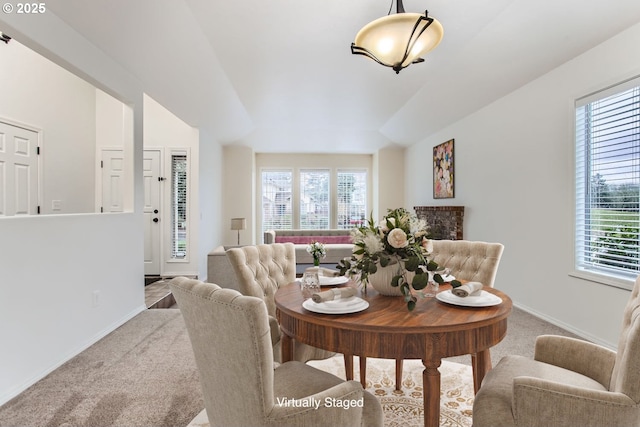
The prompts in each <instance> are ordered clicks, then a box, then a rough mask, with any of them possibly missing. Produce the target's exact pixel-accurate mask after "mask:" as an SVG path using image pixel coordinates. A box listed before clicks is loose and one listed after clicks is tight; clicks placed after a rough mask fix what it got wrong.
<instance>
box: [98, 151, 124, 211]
mask: <svg viewBox="0 0 640 427" xmlns="http://www.w3.org/2000/svg"><path fill="white" fill-rule="evenodd" d="M124 165H125V162H124V150H119V149H105V150H102V163H101V165H100V166H101V168H102V204H101V206H102V212H124V188H125V187H124V186H125V171H124Z"/></svg>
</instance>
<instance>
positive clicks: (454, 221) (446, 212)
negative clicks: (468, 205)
mask: <svg viewBox="0 0 640 427" xmlns="http://www.w3.org/2000/svg"><path fill="white" fill-rule="evenodd" d="M413 209H414V210H415V211H416V215H417V216H418V218H420V219H424V220H425V221H426V222H427V225H428V226H429V234H430V235H431V238H432V239H436V240H462V239H463V235H462V228H463V224H462V221H463V219H464V206H414V207H413Z"/></svg>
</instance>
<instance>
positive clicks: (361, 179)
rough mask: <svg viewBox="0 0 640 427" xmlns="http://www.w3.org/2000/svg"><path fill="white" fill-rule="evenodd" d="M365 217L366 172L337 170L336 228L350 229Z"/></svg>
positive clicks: (363, 220) (361, 222)
mask: <svg viewBox="0 0 640 427" xmlns="http://www.w3.org/2000/svg"><path fill="white" fill-rule="evenodd" d="M366 218H367V172H366V171H338V224H337V225H338V228H340V229H343V230H350V229H352V228H354V227H358V226H360V225H363V224H364V222H365V221H366Z"/></svg>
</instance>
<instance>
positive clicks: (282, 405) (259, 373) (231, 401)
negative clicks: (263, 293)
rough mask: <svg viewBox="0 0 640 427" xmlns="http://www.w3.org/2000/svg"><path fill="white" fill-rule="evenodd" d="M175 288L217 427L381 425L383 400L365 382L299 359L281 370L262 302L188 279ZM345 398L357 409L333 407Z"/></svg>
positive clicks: (173, 283)
mask: <svg viewBox="0 0 640 427" xmlns="http://www.w3.org/2000/svg"><path fill="white" fill-rule="evenodd" d="M169 286H170V288H171V292H172V293H173V295H174V297H175V299H176V301H177V303H178V307H179V308H180V312H181V313H182V316H183V318H184V321H185V324H186V327H187V332H188V334H189V339H190V340H191V345H192V348H193V353H194V356H195V361H196V365H197V367H198V372H199V373H200V381H201V387H202V392H203V397H204V406H205V411H206V415H207V418H208V420H209V425H211V426H212V427H215V426H224V427H233V426H256V427H257V426H274V427H275V426H325V425H330V426H374V427H375V426H382V408H381V406H380V402H378V400H377V399H376V397H374V396H373V395H372V394H370V393H368V392H366V391H365V390H363V388H362V386H361V385H360V384H359V383H357V382H355V381H343V380H342V379H340V378H338V377H336V376H334V375H332V374H329V373H327V372H324V371H321V370H318V369H315V368H313V367H311V366H309V365H306V364H304V363H301V362H297V361H290V362H286V363H283V364H280V365H278V364H274V360H273V351H272V346H271V331H270V325H269V316H268V314H267V309H266V305H265V303H264V300H263V299H262V298H256V297H250V296H244V295H242V294H240V293H239V292H238V291H236V290H234V289H225V288H221V287H220V286H218V285H214V284H211V283H204V282H201V281H199V280H196V279H188V278H186V277H177V278H174V279H172V280H171V282H170V284H169ZM312 399H313V400H312ZM339 400H342V401H343V402H342V403H344V401H345V400H349V401H352V400H354V401H356V402H358V404H357V405H352V406H351V407H349V408H348V409H345V406H344V405H342V406H338V405H337V404H334V406H331V405H328V404H326V402H330V403H334V402H336V401H339ZM305 402H306V403H309V402H318V403H319V406H318V407H317V408H316V406H315V404H314V405H313V406H311V407H309V405H304V403H305Z"/></svg>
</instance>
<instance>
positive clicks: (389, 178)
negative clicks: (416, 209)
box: [373, 147, 423, 220]
mask: <svg viewBox="0 0 640 427" xmlns="http://www.w3.org/2000/svg"><path fill="white" fill-rule="evenodd" d="M404 154H405V149H404V148H398V147H389V148H383V149H381V150H378V152H377V153H376V154H375V155H374V161H373V164H374V174H373V194H374V196H373V199H374V205H373V218H374V219H375V220H379V219H381V218H382V217H383V216H384V215H386V214H387V211H388V210H389V209H397V208H400V207H404V208H406V209H408V210H409V211H411V210H413V206H406V205H405V203H404V202H405V199H404V191H403V189H404V184H405V176H404V173H402V172H403V171H404V170H405V167H404V164H405V163H404ZM422 170H423V168H420V169H418V170H416V171H413V173H412V174H411V176H413V175H416V174H417V175H419V174H420V173H421V171H422Z"/></svg>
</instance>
